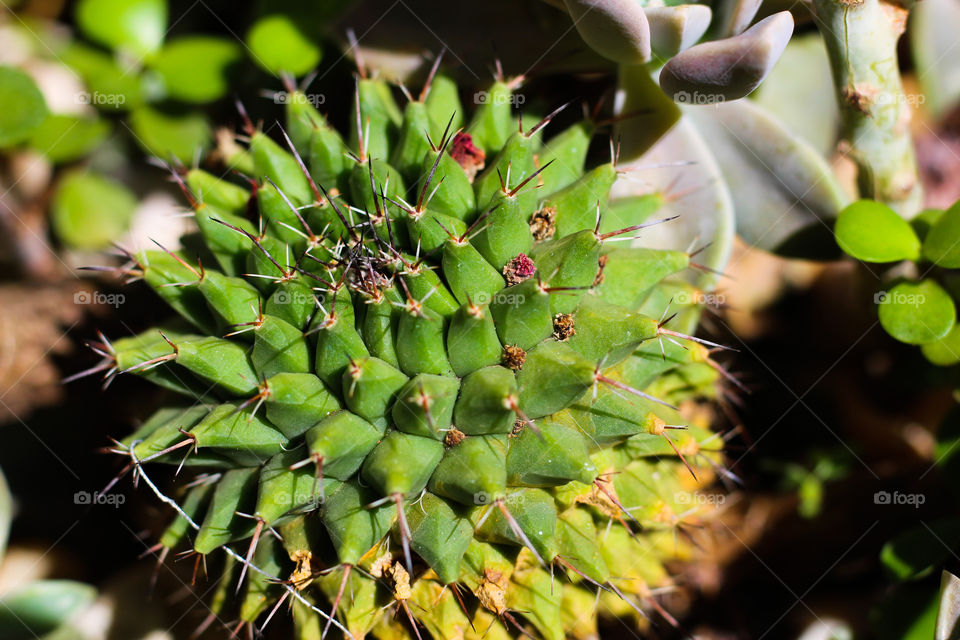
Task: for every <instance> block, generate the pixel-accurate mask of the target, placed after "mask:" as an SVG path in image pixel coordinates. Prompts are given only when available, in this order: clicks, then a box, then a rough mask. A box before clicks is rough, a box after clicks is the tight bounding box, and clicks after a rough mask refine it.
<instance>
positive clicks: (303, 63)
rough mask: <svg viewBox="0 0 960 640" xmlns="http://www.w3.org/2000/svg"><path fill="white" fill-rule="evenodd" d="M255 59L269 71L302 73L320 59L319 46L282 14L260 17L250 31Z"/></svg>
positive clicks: (248, 39)
mask: <svg viewBox="0 0 960 640" xmlns="http://www.w3.org/2000/svg"><path fill="white" fill-rule="evenodd" d="M247 45H248V46H249V47H250V50H251V51H252V52H253V53H252V56H253V60H254V61H255V62H256V63H257V64H258V65H260V66H261V67H263V68H264V69H265V70H267V71H269V72H270V73H279V72H281V71H285V72H287V73H292V74H294V75H298V76H299V75H303V74H305V73H307V72H308V71H311V70H312V69H313V68H314V67H316V66H317V64H318V63H319V62H320V47H319V46H317V45H316V44H315V43H314V41H313V40H312V39H311V38H310V37H309V36H308V35H307V34H306V33H304V31H303V30H301V28H300V27H299V26H298V25H297V24H296V23H295V22H294V21H293V20H292V19H291V18H290V16H286V15H283V14H280V13H275V14H272V15H268V16H265V17H263V18H260V19H259V20H257V21H256V23H254V25H253V26H252V27H251V28H250V31H249V32H248V33H247Z"/></svg>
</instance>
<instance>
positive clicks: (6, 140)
mask: <svg viewBox="0 0 960 640" xmlns="http://www.w3.org/2000/svg"><path fill="white" fill-rule="evenodd" d="M46 117H47V103H46V102H45V101H44V99H43V94H42V93H40V89H38V88H37V85H36V84H35V83H34V81H33V78H31V77H30V76H29V75H27V74H26V73H24V72H23V71H20V70H19V69H14V68H12V67H0V147H10V146H13V145H15V144H18V143H20V142H23V141H24V140H26V139H27V138H29V137H30V135H31V134H32V133H33V132H34V131H35V130H36V129H37V127H39V126H40V124H41V123H42V122H43V120H44V118H46Z"/></svg>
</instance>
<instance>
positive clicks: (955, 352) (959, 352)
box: [920, 324, 960, 367]
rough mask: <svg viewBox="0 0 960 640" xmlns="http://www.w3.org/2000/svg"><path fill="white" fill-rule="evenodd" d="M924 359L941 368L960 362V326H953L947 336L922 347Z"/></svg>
mask: <svg viewBox="0 0 960 640" xmlns="http://www.w3.org/2000/svg"><path fill="white" fill-rule="evenodd" d="M920 350H921V351H922V352H923V357H924V358H926V359H927V360H929V361H930V363H931V364H935V365H937V366H939V367H949V366H950V365H954V364H956V363H957V362H960V324H955V325H953V329H951V330H950V333H948V334H947V335H946V336H944V337H942V338H940V339H939V340H936V341H935V342H928V343H927V344H925V345H923V346H921V347H920Z"/></svg>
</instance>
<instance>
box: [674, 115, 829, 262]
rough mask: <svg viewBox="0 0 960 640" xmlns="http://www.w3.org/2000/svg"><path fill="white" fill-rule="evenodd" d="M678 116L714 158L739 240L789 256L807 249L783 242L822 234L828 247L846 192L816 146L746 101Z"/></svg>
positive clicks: (804, 251)
mask: <svg viewBox="0 0 960 640" xmlns="http://www.w3.org/2000/svg"><path fill="white" fill-rule="evenodd" d="M685 113H686V115H687V116H688V117H689V118H691V120H692V121H693V122H694V124H695V125H696V127H697V130H698V131H699V132H700V134H701V135H702V136H703V138H704V140H705V141H706V143H707V145H708V147H709V148H710V150H711V151H712V153H713V154H714V155H715V157H716V158H717V159H718V160H720V162H719V165H720V169H721V171H722V173H723V177H724V179H725V180H726V182H727V184H728V186H729V187H730V193H731V194H732V195H733V199H734V208H735V210H736V215H737V232H738V233H739V234H740V235H741V236H742V237H743V239H744V240H745V241H747V242H748V243H749V244H751V245H754V246H757V247H760V248H762V249H765V250H768V251H776V250H780V251H783V252H786V253H790V254H792V255H796V254H797V253H801V254H803V253H806V252H808V251H809V249H807V248H806V247H801V248H800V249H799V250H797V249H794V248H793V245H792V243H791V244H787V241H790V240H794V239H795V236H797V234H810V235H816V236H818V238H817V240H819V239H820V238H819V236H822V237H823V238H824V239H825V241H826V242H829V244H830V245H831V246H833V240H832V233H831V230H830V226H831V222H832V220H833V219H834V218H836V216H837V215H838V214H839V212H840V210H841V209H842V208H843V207H844V206H846V204H847V197H846V194H844V192H843V189H842V188H841V187H840V185H839V183H838V182H837V180H836V178H835V177H834V173H833V171H832V170H831V168H830V165H829V164H827V161H826V160H824V158H823V157H822V156H821V155H820V154H819V153H817V151H816V149H814V148H813V147H811V146H810V145H809V144H808V143H807V142H806V141H805V140H803V139H801V138H799V137H797V136H795V135H792V134H791V133H790V132H789V131H787V129H786V128H785V127H784V126H783V125H782V124H781V123H780V122H778V121H777V120H776V119H775V118H774V117H773V116H771V115H770V114H769V113H767V112H766V111H765V110H764V109H763V107H761V106H759V105H757V104H754V103H753V102H751V101H748V100H738V101H736V102H726V103H723V104H718V105H715V106H713V107H707V108H703V107H687V108H686V109H685ZM799 237H803V236H799ZM815 243H816V242H815ZM816 244H818V243H816ZM816 248H818V247H814V249H816Z"/></svg>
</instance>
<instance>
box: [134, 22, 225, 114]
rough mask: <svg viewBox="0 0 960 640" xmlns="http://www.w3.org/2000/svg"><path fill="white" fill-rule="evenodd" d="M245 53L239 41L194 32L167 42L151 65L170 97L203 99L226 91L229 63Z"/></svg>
mask: <svg viewBox="0 0 960 640" xmlns="http://www.w3.org/2000/svg"><path fill="white" fill-rule="evenodd" d="M242 57H243V52H242V51H241V49H240V45H238V44H237V43H236V42H233V41H232V40H225V39H223V38H213V37H207V36H192V37H186V38H180V39H179V40H175V41H174V42H171V43H169V44H167V45H166V46H164V47H163V49H161V50H160V53H159V54H157V57H156V58H155V59H154V61H153V64H152V65H151V66H152V68H153V70H154V71H156V72H157V73H158V74H160V77H161V78H163V83H164V86H165V87H166V90H167V95H169V96H170V97H171V98H175V99H177V100H183V101H185V102H197V103H203V102H212V101H214V100H216V99H217V98H220V97H222V96H223V95H225V94H226V93H227V91H228V90H229V88H230V83H229V74H228V72H229V70H230V67H231V66H232V65H234V64H235V63H237V62H238V61H239V60H240V59H241V58H242Z"/></svg>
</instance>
